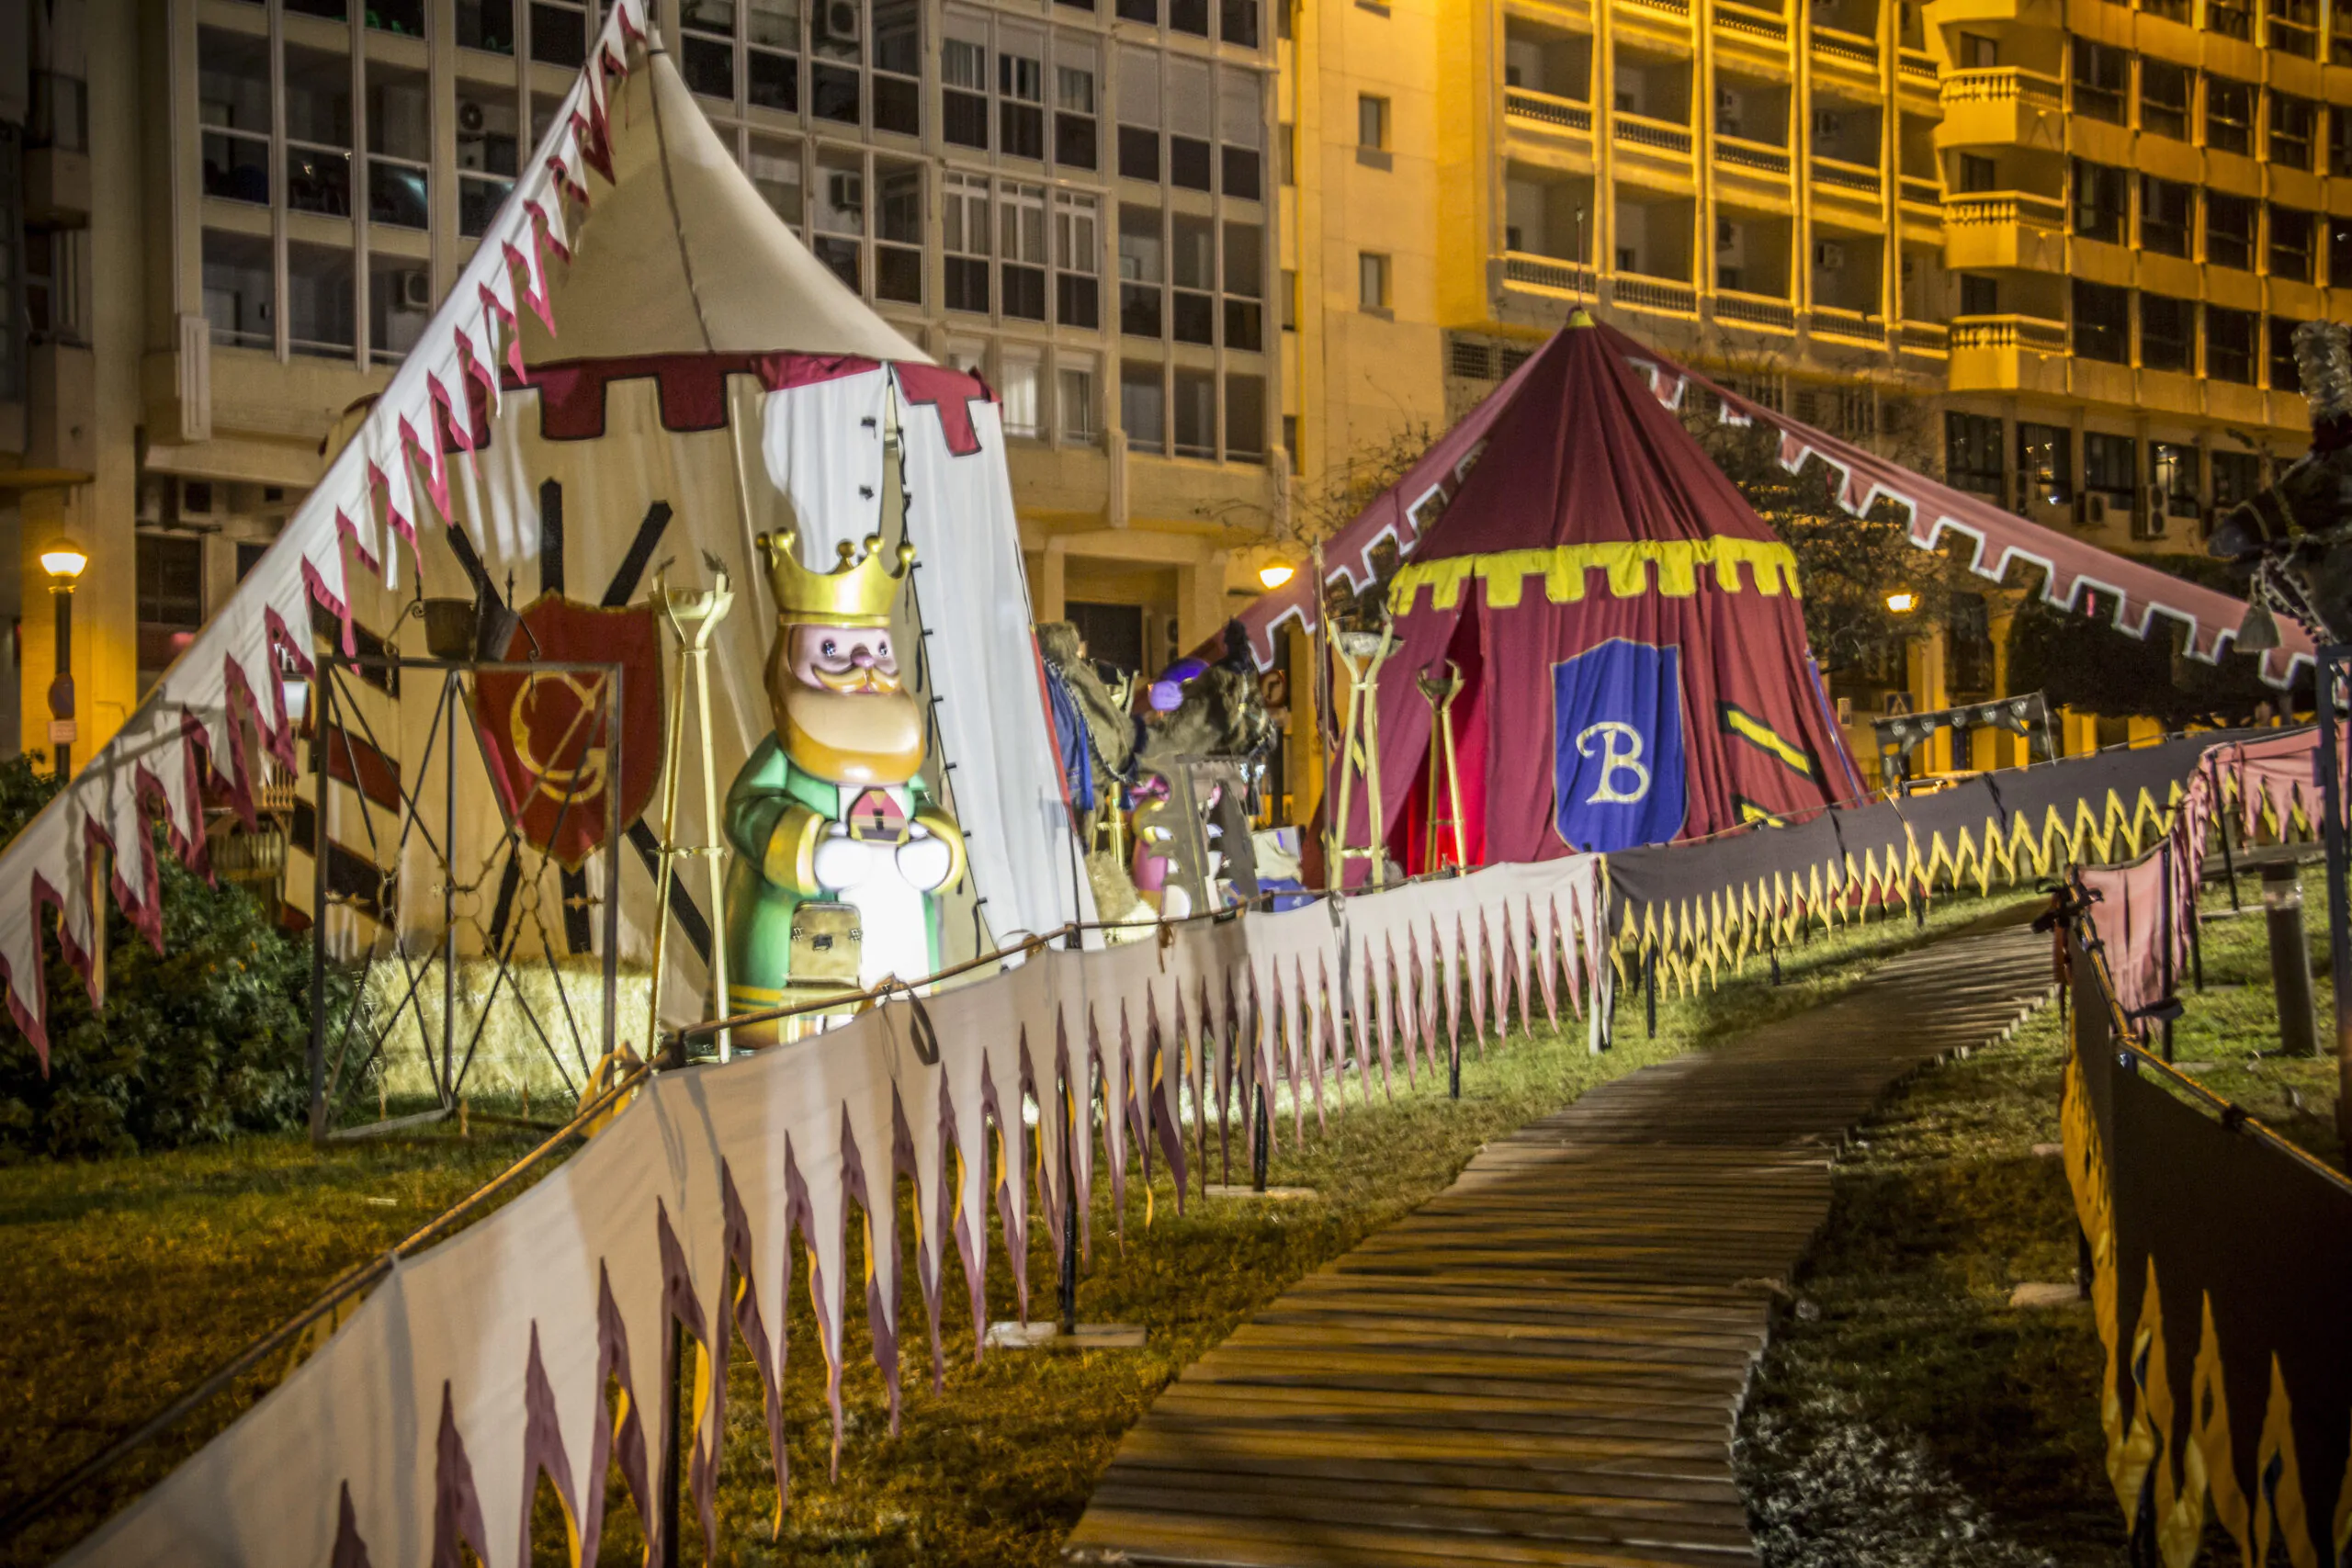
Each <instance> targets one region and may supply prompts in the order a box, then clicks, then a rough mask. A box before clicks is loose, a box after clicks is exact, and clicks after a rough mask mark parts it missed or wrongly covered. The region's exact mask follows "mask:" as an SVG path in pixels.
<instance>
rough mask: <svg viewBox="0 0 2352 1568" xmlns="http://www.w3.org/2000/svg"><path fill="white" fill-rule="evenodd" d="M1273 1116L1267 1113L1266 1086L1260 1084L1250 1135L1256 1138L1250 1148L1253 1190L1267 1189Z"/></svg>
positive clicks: (1261, 1190)
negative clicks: (1269, 1137) (1269, 1138)
mask: <svg viewBox="0 0 2352 1568" xmlns="http://www.w3.org/2000/svg"><path fill="white" fill-rule="evenodd" d="M1272 1121H1273V1118H1272V1117H1271V1116H1269V1115H1268V1114H1267V1113H1266V1086H1265V1085H1264V1084H1263V1083H1261V1084H1259V1086H1258V1109H1257V1111H1256V1113H1255V1115H1254V1117H1253V1118H1252V1121H1251V1125H1250V1135H1251V1137H1252V1138H1253V1139H1254V1140H1255V1141H1254V1143H1253V1145H1252V1146H1251V1147H1250V1190H1251V1191H1253V1192H1263V1191H1264V1190H1266V1144H1267V1135H1268V1134H1269V1133H1270V1132H1271V1131H1272Z"/></svg>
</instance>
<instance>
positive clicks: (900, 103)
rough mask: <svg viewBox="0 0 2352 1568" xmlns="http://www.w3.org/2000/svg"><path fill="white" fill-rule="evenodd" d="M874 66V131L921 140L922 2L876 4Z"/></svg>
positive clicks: (835, 1)
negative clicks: (920, 4) (891, 132)
mask: <svg viewBox="0 0 2352 1568" xmlns="http://www.w3.org/2000/svg"><path fill="white" fill-rule="evenodd" d="M828 3H829V4H842V3H844V0H828ZM873 65H874V68H873V73H872V76H873V83H872V85H873V91H874V129H875V130H888V131H895V132H896V133H898V134H899V135H900V136H921V135H922V10H921V8H920V6H919V4H918V0H874V62H873Z"/></svg>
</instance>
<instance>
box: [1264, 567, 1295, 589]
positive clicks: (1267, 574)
mask: <svg viewBox="0 0 2352 1568" xmlns="http://www.w3.org/2000/svg"><path fill="white" fill-rule="evenodd" d="M1297 575H1298V568H1296V567H1295V566H1292V565H1291V564H1289V563H1288V562H1287V561H1278V560H1275V561H1268V562H1267V563H1266V564H1265V565H1263V566H1261V567H1260V568H1259V569H1258V581H1259V582H1260V583H1261V584H1262V585H1263V586H1264V587H1266V588H1268V589H1270V590H1271V589H1275V588H1280V587H1281V586H1282V585H1283V583H1285V582H1288V581H1290V580H1291V579H1292V578H1294V577H1296V576H1297Z"/></svg>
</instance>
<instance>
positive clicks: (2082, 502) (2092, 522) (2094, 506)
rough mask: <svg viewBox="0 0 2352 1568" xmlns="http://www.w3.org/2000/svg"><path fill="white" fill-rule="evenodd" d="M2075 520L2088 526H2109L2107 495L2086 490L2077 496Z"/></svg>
mask: <svg viewBox="0 0 2352 1568" xmlns="http://www.w3.org/2000/svg"><path fill="white" fill-rule="evenodd" d="M2075 522H2077V523H2079V524H2081V525H2083V526H2084V527H2086V528H2104V527H2106V526H2107V497H2105V496H2103V495H2101V494H2099V493H2098V491H2084V492H2083V493H2082V494H2080V495H2078V496H2076V497H2075Z"/></svg>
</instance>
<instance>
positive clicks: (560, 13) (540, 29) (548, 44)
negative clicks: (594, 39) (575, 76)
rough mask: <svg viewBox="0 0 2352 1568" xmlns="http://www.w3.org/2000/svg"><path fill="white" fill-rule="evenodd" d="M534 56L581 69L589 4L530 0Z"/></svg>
mask: <svg viewBox="0 0 2352 1568" xmlns="http://www.w3.org/2000/svg"><path fill="white" fill-rule="evenodd" d="M341 12H342V7H340V6H337V7H336V14H337V15H340V14H341ZM531 58H532V59H533V60H536V61H537V62H539V63H540V64H542V65H560V66H562V67H563V68H564V69H565V70H567V71H577V70H579V69H580V67H581V66H582V64H583V63H584V62H586V61H587V59H588V7H587V6H585V5H581V4H575V3H574V0H531Z"/></svg>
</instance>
